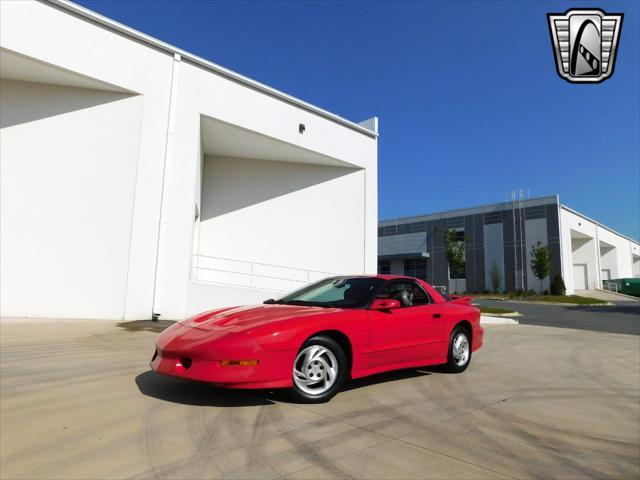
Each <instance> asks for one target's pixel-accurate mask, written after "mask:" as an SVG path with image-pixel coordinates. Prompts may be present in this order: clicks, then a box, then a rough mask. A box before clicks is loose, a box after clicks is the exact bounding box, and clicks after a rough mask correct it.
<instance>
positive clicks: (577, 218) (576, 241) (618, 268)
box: [560, 207, 640, 294]
mask: <svg viewBox="0 0 640 480" xmlns="http://www.w3.org/2000/svg"><path fill="white" fill-rule="evenodd" d="M560 213H561V216H562V221H561V228H562V234H561V238H562V256H563V278H564V280H565V284H566V287H567V293H569V294H573V293H574V292H575V280H574V278H573V265H574V264H586V265H587V282H588V285H587V287H588V288H589V289H594V288H601V286H602V283H601V282H602V270H603V269H608V270H610V271H611V278H612V279H615V278H625V277H632V276H633V275H634V272H633V268H634V261H635V259H638V258H640V254H639V253H638V252H639V251H640V246H639V245H638V243H637V242H635V241H632V240H630V239H628V238H626V237H624V236H622V235H619V234H617V233H615V232H613V231H611V230H609V229H607V228H604V227H603V226H602V225H600V224H598V223H596V222H594V221H593V220H591V219H588V218H586V217H584V216H582V215H579V214H578V213H577V212H574V211H572V210H570V209H567V208H566V207H562V208H561V210H560ZM572 245H573V247H572ZM610 247H613V248H610ZM634 252H636V253H634Z"/></svg>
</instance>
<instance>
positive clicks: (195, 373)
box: [149, 344, 295, 388]
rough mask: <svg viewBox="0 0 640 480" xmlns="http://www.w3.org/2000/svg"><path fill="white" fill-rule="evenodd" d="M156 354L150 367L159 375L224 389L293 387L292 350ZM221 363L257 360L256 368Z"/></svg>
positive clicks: (221, 349)
mask: <svg viewBox="0 0 640 480" xmlns="http://www.w3.org/2000/svg"><path fill="white" fill-rule="evenodd" d="M206 350H207V352H204V354H203V349H202V348H201V349H199V350H198V351H190V350H188V349H184V350H180V349H171V350H162V349H161V348H160V347H159V346H156V351H155V353H154V355H153V358H152V359H151V362H150V364H149V365H150V367H151V368H152V369H153V370H154V371H156V372H158V373H161V374H163V375H169V376H172V377H179V378H184V379H188V380H197V381H201V382H208V383H213V384H214V385H216V386H220V387H227V388H287V387H291V386H293V380H292V371H291V368H292V365H293V360H294V358H295V351H287V350H284V351H282V350H281V351H264V350H257V349H255V348H246V349H237V348H231V349H229V348H220V349H218V348H216V346H215V344H212V345H211V346H210V348H207V349H206ZM222 360H258V365H256V366H239V365H229V366H223V365H222V364H221V362H222Z"/></svg>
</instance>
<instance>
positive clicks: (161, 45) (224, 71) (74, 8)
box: [41, 0, 378, 139]
mask: <svg viewBox="0 0 640 480" xmlns="http://www.w3.org/2000/svg"><path fill="white" fill-rule="evenodd" d="M41 1H43V2H44V3H45V4H47V3H48V4H50V5H52V6H56V7H59V8H61V9H63V10H67V11H69V12H72V13H74V14H76V15H77V16H80V17H83V18H86V19H88V20H91V21H92V22H94V23H97V24H99V25H102V26H104V27H107V28H109V29H111V30H114V31H116V32H119V33H121V34H124V35H126V36H128V37H133V38H135V39H136V40H138V41H140V42H143V43H146V44H148V45H151V46H153V47H155V48H158V49H160V50H163V51H165V52H167V53H170V54H172V55H175V54H178V55H180V56H181V57H182V58H183V59H185V60H188V61H190V62H193V63H195V64H196V65H198V66H200V67H203V68H206V69H207V70H211V71H213V72H215V73H217V74H219V75H222V76H224V77H226V78H229V79H231V80H234V81H236V82H238V83H241V84H243V85H246V86H249V87H251V88H254V89H256V90H259V91H261V92H263V93H266V94H268V95H270V96H272V97H275V98H278V99H279V100H282V101H285V102H287V103H289V104H292V105H294V106H297V107H299V108H302V109H304V110H307V111H309V112H311V113H315V114H317V115H319V116H321V117H324V118H326V119H328V120H332V121H334V122H336V123H339V124H341V125H343V126H345V127H348V128H350V129H352V130H355V131H356V132H359V133H362V134H364V135H367V136H369V137H372V138H374V139H377V138H378V133H377V132H373V131H371V130H369V129H368V128H364V127H363V126H361V125H358V124H357V123H355V122H352V121H351V120H347V119H346V118H343V117H341V116H339V115H336V114H335V113H331V112H329V111H327V110H324V109H322V108H320V107H316V106H315V105H312V104H310V103H308V102H305V101H304V100H300V99H299V98H296V97H294V96H292V95H289V94H286V93H284V92H282V91H280V90H277V89H275V88H272V87H269V86H268V85H265V84H264V83H260V82H258V81H256V80H253V79H251V78H249V77H245V76H244V75H241V74H239V73H236V72H234V71H233V70H229V69H228V68H225V67H223V66H221V65H218V64H216V63H213V62H211V61H209V60H206V59H204V58H202V57H199V56H197V55H194V54H192V53H189V52H187V51H186V50H182V49H180V48H177V47H174V46H173V45H171V44H169V43H166V42H163V41H161V40H158V39H156V38H154V37H151V36H149V35H147V34H145V33H142V32H140V31H138V30H135V29H133V28H131V27H128V26H126V25H124V24H122V23H120V22H116V21H115V20H112V19H110V18H108V17H105V16H104V15H100V14H99V13H96V12H94V11H93V10H89V9H88V8H85V7H82V6H80V5H77V4H75V3H73V2H70V1H69V0H41Z"/></svg>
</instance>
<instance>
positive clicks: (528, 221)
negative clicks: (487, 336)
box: [378, 196, 640, 293]
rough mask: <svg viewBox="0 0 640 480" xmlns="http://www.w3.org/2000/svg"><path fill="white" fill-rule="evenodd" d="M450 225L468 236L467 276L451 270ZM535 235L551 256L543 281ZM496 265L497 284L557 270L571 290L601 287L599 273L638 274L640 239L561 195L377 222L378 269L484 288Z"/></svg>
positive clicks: (526, 282)
mask: <svg viewBox="0 0 640 480" xmlns="http://www.w3.org/2000/svg"><path fill="white" fill-rule="evenodd" d="M447 230H454V231H455V232H456V235H457V238H458V239H459V241H461V242H464V244H465V254H464V255H465V260H466V262H465V263H466V264H465V269H464V275H463V277H464V278H458V279H454V278H450V277H451V276H452V275H450V274H449V265H448V262H447V247H446V240H445V233H446V231H447ZM537 242H541V243H542V244H543V245H546V246H548V248H549V252H550V257H551V273H550V275H549V276H548V277H547V278H546V279H545V280H544V281H543V283H542V288H541V285H540V281H539V280H538V279H536V278H535V276H534V275H533V272H532V271H531V268H530V266H529V265H530V251H531V247H532V245H534V244H536V243H537ZM494 265H496V266H497V268H498V271H499V272H500V290H501V291H503V290H506V291H513V290H519V289H523V290H530V289H533V290H536V291H539V290H541V289H543V290H545V289H548V288H549V285H550V281H551V280H553V278H554V277H555V276H556V275H558V274H561V275H562V277H563V278H564V281H565V284H566V286H567V292H568V293H574V291H576V290H589V289H596V288H601V287H602V281H603V280H610V279H614V278H621V277H632V276H638V275H639V274H640V247H639V246H638V241H637V240H634V239H631V238H628V237H625V236H624V235H621V234H619V233H617V232H615V231H613V230H611V229H610V228H608V227H606V226H604V225H602V224H600V223H598V222H596V221H594V220H592V219H590V218H589V217H587V216H585V215H583V214H581V213H578V212H576V211H575V210H572V209H570V208H568V207H566V206H564V205H562V204H561V203H560V199H559V197H558V196H548V197H541V198H533V199H527V200H515V201H511V200H509V201H508V202H501V203H496V204H492V205H484V206H480V207H474V208H465V209H460V210H451V211H448V212H441V213H433V214H428V215H422V216H415V217H406V218H398V219H393V220H384V221H381V222H379V227H378V271H379V272H380V273H392V274H404V275H411V276H415V277H418V278H422V279H424V280H426V281H428V282H429V283H431V284H432V285H434V286H436V287H439V288H440V289H441V290H443V291H447V292H449V293H452V292H465V291H466V292H481V291H485V290H491V289H492V286H491V270H492V269H493V268H494ZM523 267H524V268H523ZM453 276H455V275H453ZM461 277H462V276H461Z"/></svg>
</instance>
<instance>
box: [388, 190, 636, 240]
mask: <svg viewBox="0 0 640 480" xmlns="http://www.w3.org/2000/svg"><path fill="white" fill-rule="evenodd" d="M517 202H518V199H516V204H517ZM522 204H523V206H524V207H535V206H540V205H553V204H556V205H559V206H560V208H562V209H564V210H567V211H568V212H571V213H573V214H574V215H578V216H579V217H582V218H584V219H585V220H587V221H589V222H591V223H594V224H595V225H598V226H599V227H601V228H604V229H605V230H607V231H609V232H611V233H613V234H615V235H618V236H619V237H622V238H624V239H626V240H629V241H630V242H633V243H635V244H640V242H639V241H638V239H635V238H632V237H629V236H628V235H624V234H623V233H620V232H618V231H616V230H614V229H613V228H611V227H608V226H606V225H604V224H602V223H600V222H598V221H597V220H594V219H593V218H591V217H589V216H587V215H585V214H583V213H580V212H578V211H577V210H574V209H573V208H571V207H568V206H566V205H563V204H561V203H560V196H559V195H548V196H544V197H536V198H529V199H525V200H523V201H522ZM511 205H512V201H511V200H508V201H506V202H499V203H491V204H488V205H480V206H478V207H467V208H458V209H455V210H447V211H444V212H436V213H429V214H426V215H413V216H408V217H398V218H391V219H387V220H380V221H379V222H378V226H379V227H386V226H390V225H402V224H405V223H414V222H424V221H428V220H439V219H443V218H455V217H463V216H465V215H475V214H480V213H491V212H497V211H502V210H505V209H508V208H510V207H511Z"/></svg>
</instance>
